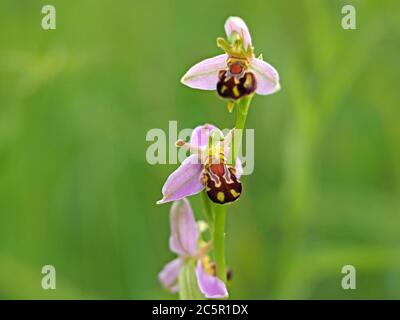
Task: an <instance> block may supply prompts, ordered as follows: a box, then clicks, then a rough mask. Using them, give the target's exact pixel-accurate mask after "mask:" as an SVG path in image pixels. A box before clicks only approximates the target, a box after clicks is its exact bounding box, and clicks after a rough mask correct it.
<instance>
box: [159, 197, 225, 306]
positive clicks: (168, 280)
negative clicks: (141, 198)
mask: <svg viewBox="0 0 400 320" xmlns="http://www.w3.org/2000/svg"><path fill="white" fill-rule="evenodd" d="M170 225H171V235H170V238H169V247H170V249H171V251H172V252H174V253H176V254H177V255H178V258H176V259H174V260H172V261H171V262H169V263H168V264H167V265H165V267H164V269H163V270H162V271H161V272H160V273H159V275H158V278H159V280H160V282H161V284H162V285H163V286H164V287H165V288H167V289H168V290H169V291H171V292H177V291H178V290H179V289H180V286H179V284H178V278H179V276H180V274H181V272H182V270H183V268H184V266H185V264H188V263H195V264H196V269H195V274H196V278H197V285H198V288H194V289H200V291H201V293H202V294H203V295H204V296H205V297H206V298H225V297H227V296H228V291H227V289H226V286H225V284H224V282H223V281H221V280H220V279H218V278H217V277H216V275H215V268H213V264H212V263H211V261H210V258H209V257H208V256H207V251H208V249H209V246H208V245H207V244H205V245H201V241H199V239H200V235H199V230H198V226H197V224H196V221H195V219H194V216H193V211H192V208H191V206H190V203H189V201H188V200H187V199H185V198H184V199H182V200H180V201H176V202H174V203H173V205H172V207H171V212H170Z"/></svg>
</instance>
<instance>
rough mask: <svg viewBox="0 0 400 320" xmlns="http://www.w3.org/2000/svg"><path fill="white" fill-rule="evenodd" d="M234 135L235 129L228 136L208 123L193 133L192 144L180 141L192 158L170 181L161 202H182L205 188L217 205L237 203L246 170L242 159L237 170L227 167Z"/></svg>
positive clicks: (187, 160)
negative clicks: (181, 200)
mask: <svg viewBox="0 0 400 320" xmlns="http://www.w3.org/2000/svg"><path fill="white" fill-rule="evenodd" d="M233 134H234V130H231V131H230V132H229V133H228V134H227V135H226V137H225V136H224V134H223V133H222V131H221V130H220V129H218V128H217V127H215V126H213V125H210V124H205V125H202V126H199V127H196V128H195V129H194V130H193V132H192V136H191V139H190V142H189V143H187V142H185V141H183V140H178V141H177V142H176V145H177V146H178V147H181V148H185V149H187V150H190V152H191V155H190V156H189V157H187V158H186V159H185V160H184V161H183V162H182V164H181V165H180V166H179V167H178V169H176V170H175V171H174V172H172V173H171V175H170V176H169V177H168V178H167V181H166V182H165V184H164V186H163V188H162V194H163V198H162V199H161V200H159V201H158V202H157V203H158V204H162V203H166V202H170V201H175V200H180V199H182V198H184V197H188V196H191V195H194V194H197V193H199V192H201V191H202V190H203V189H204V188H205V189H206V192H207V195H208V197H209V198H210V199H211V200H212V201H213V202H215V203H218V204H225V203H229V202H233V201H235V200H237V199H238V198H239V196H240V194H241V192H242V184H241V182H240V180H239V179H240V176H241V174H242V171H243V170H242V164H241V161H240V159H237V160H236V161H235V167H234V166H232V165H228V164H227V157H228V154H229V152H230V149H231V144H232V136H233ZM216 137H217V138H216ZM210 141H211V143H210Z"/></svg>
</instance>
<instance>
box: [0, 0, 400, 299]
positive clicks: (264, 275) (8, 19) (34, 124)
mask: <svg viewBox="0 0 400 320" xmlns="http://www.w3.org/2000/svg"><path fill="white" fill-rule="evenodd" d="M48 3H51V4H53V5H54V6H55V7H56V10H57V29H56V30H54V31H44V30H42V28H41V19H42V17H43V15H42V14H41V8H42V6H43V5H45V4H48ZM344 4H354V5H355V6H356V10H357V30H343V29H342V28H341V19H342V14H341V8H342V6H343V5H344ZM399 12H400V2H399V1H397V0H391V1H372V0H371V1H339V0H337V1H334V0H324V1H322V0H302V1H292V0H285V1H282V0H268V1H267V0H260V1H249V0H248V1H233V0H230V1H215V0H203V1H200V2H199V1H154V0H147V1H133V0H132V1H128V0H113V1H111V0H109V1H101V2H100V1H95V0H82V1H79V2H78V1H76V2H75V1H74V2H72V1H67V0H63V1H61V0H52V1H46V2H43V1H34V0H30V1H28V0H2V1H1V4H0V39H1V45H0V298H3V299H15V298H29V299H30V298H39V299H41V298H84V299H86V298H94V299H152V298H166V299H169V298H176V296H174V295H170V294H169V293H167V292H165V291H164V290H163V289H161V287H160V285H159V283H158V281H157V273H158V272H159V271H160V270H161V268H162V267H163V266H164V264H165V263H166V262H168V261H169V260H171V259H172V258H173V257H174V255H173V254H172V253H170V252H169V251H168V236H169V225H168V219H169V217H168V212H169V205H163V206H157V205H156V204H155V202H156V200H158V199H159V198H160V196H161V187H162V184H163V183H164V181H165V179H166V177H167V176H168V174H169V173H170V172H171V171H172V170H174V169H175V168H176V165H149V164H148V163H147V162H146V159H145V152H146V149H147V147H148V146H149V145H150V144H151V143H149V142H146V140H145V137H146V133H147V131H148V130H149V129H152V128H161V129H163V130H167V128H168V120H177V121H178V129H179V130H180V129H183V128H191V127H194V126H196V125H199V124H202V123H205V122H211V123H215V124H217V125H218V126H220V127H222V128H227V127H231V126H232V125H233V124H234V114H228V113H227V112H226V108H225V103H224V102H223V101H221V100H219V99H218V98H217V97H216V94H215V93H214V92H202V91H197V90H192V89H189V88H187V87H184V86H183V85H181V84H180V83H179V80H180V77H181V76H182V75H183V73H184V72H185V71H186V70H187V69H188V68H189V67H190V66H191V65H192V64H194V63H195V62H198V61H200V60H202V59H203V58H206V57H211V56H213V55H216V54H219V53H220V50H219V49H218V48H217V47H216V45H215V39H216V38H217V37H218V36H224V29H223V24H224V22H225V20H226V18H227V17H228V16H230V15H239V16H241V17H242V18H244V19H245V21H246V22H247V24H248V25H249V27H250V30H251V32H252V37H253V42H254V45H255V49H256V53H263V55H264V59H265V60H267V61H269V62H270V63H271V64H273V65H274V66H275V67H276V68H277V69H278V70H279V72H280V75H281V79H282V90H281V91H280V92H279V93H278V94H276V95H273V96H268V97H261V96H256V97H255V99H254V100H253V105H252V107H251V110H250V114H249V117H248V122H247V124H248V127H249V128H254V129H255V143H256V146H255V171H254V173H253V174H252V175H251V176H247V177H244V178H243V179H242V180H243V183H244V188H245V189H244V193H243V196H242V198H241V201H239V202H238V203H237V204H234V205H232V206H231V207H230V208H229V215H228V221H227V260H228V264H229V265H231V266H232V268H233V272H234V279H233V282H232V286H231V296H232V298H237V299H245V298H256V299H283V298H300V299H323V298H329V299H330V298H343V299H359V298H379V299H384V298H400V251H399V250H400V210H399V209H400V125H399V121H400V108H399V101H400V90H399V84H400V63H399V62H398V59H399V49H400V37H399V35H400V17H399ZM191 203H192V205H193V207H194V209H195V210H196V214H197V215H198V216H199V217H201V201H200V198H199V197H192V198H191ZM46 264H51V265H54V266H55V267H56V270H57V289H56V290H48V291H45V290H43V289H42V288H41V279H42V274H41V268H42V266H43V265H46ZM347 264H351V265H354V266H355V267H356V269H357V289H356V290H343V289H342V288H341V279H342V277H343V275H342V274H341V268H342V266H344V265H347Z"/></svg>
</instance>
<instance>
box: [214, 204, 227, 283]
mask: <svg viewBox="0 0 400 320" xmlns="http://www.w3.org/2000/svg"><path fill="white" fill-rule="evenodd" d="M214 210H215V224H214V256H215V265H216V269H217V277H218V278H219V279H220V280H222V281H223V282H224V283H226V261H225V219H226V206H224V205H219V204H216V205H214Z"/></svg>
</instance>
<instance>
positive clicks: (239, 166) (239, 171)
mask: <svg viewBox="0 0 400 320" xmlns="http://www.w3.org/2000/svg"><path fill="white" fill-rule="evenodd" d="M235 169H236V172H235V176H236V178H238V179H240V177H241V176H242V174H243V164H242V160H240V158H237V159H236V163H235Z"/></svg>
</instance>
